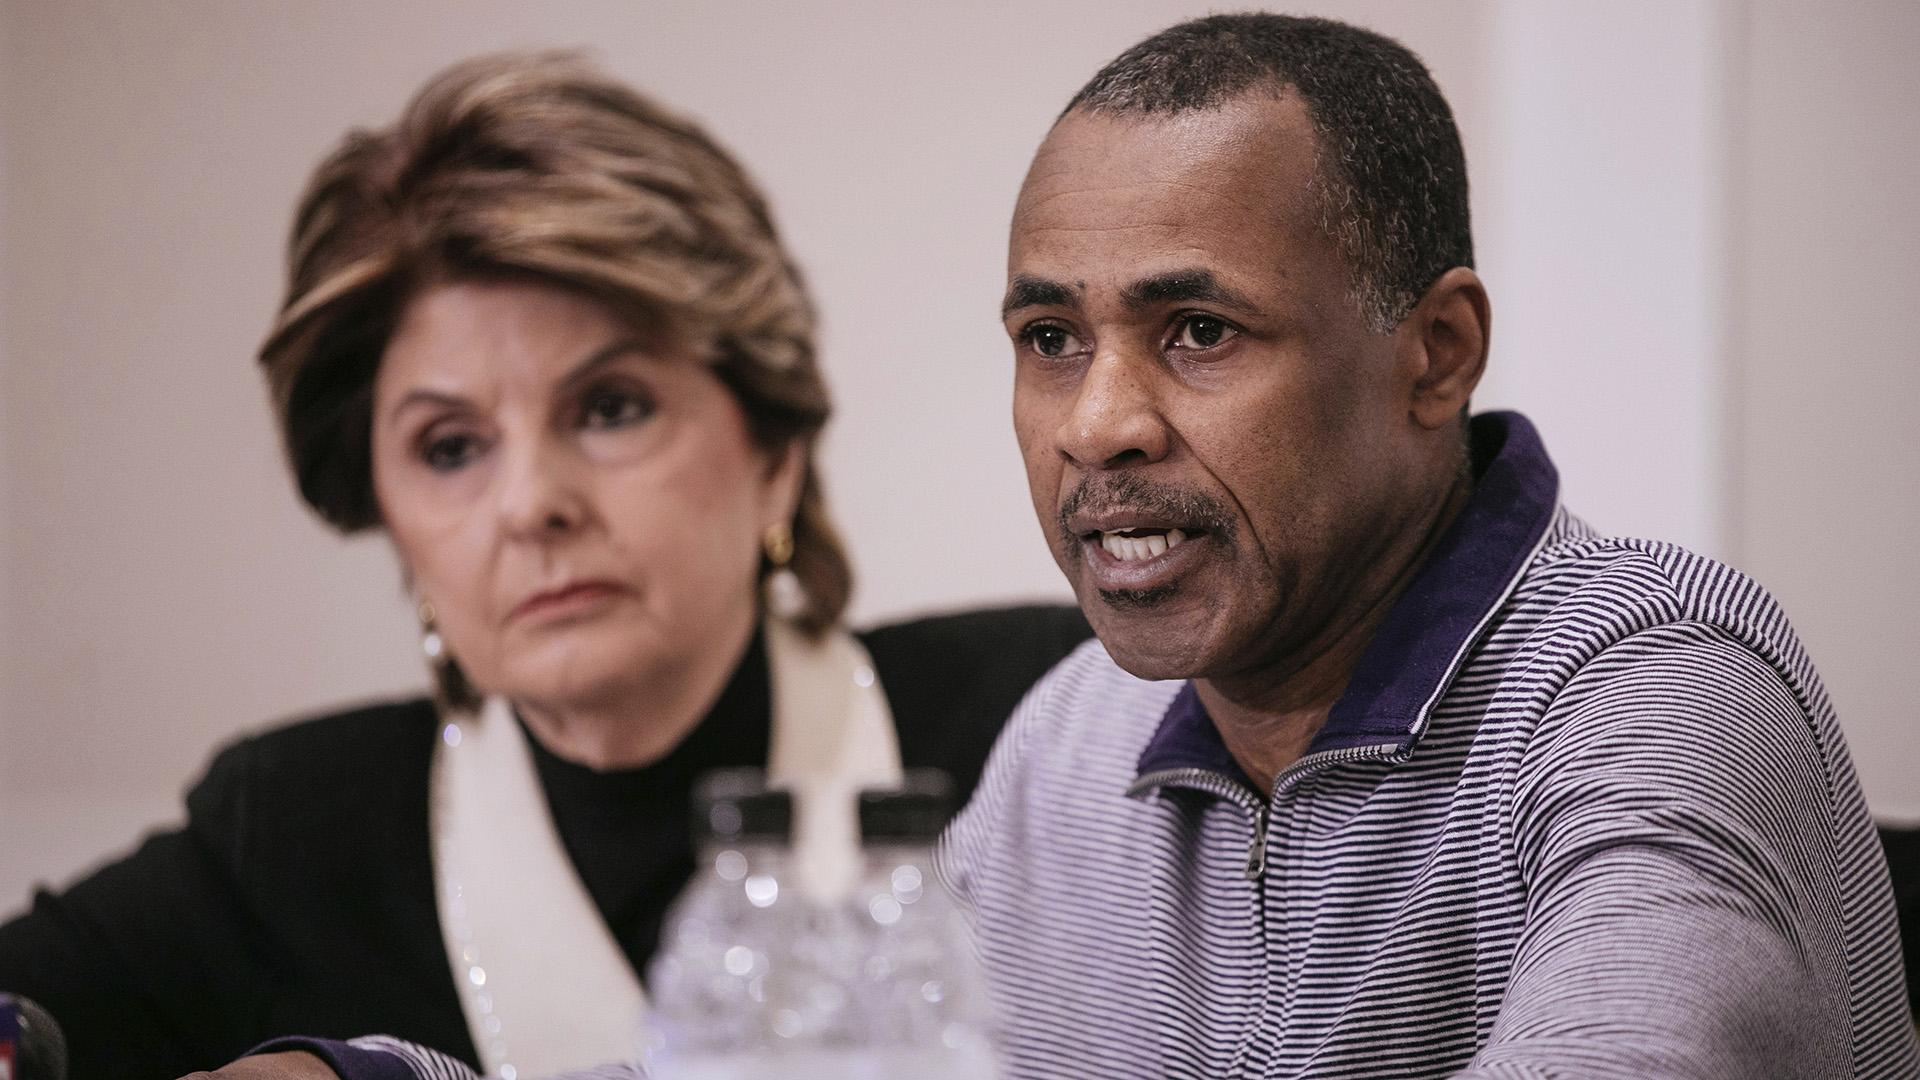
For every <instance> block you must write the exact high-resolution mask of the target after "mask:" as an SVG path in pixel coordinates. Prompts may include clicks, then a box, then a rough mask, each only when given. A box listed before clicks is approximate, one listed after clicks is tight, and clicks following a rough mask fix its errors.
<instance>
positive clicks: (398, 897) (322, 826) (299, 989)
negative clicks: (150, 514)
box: [0, 607, 1088, 1080]
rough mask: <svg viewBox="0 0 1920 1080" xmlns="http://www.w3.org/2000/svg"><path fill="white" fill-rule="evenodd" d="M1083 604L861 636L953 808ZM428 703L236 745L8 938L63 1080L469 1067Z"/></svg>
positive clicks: (917, 757)
mask: <svg viewBox="0 0 1920 1080" xmlns="http://www.w3.org/2000/svg"><path fill="white" fill-rule="evenodd" d="M1087 634H1088V630H1087V626H1086V623H1085V622H1084V621H1083V620H1082V619H1081V617H1080V613H1079V612H1078V611H1075V610H1073V609H1071V608H1053V607H1028V608H1010V609H1004V610H995V611H981V612H971V613H967V614H962V615H954V616H944V617H938V618H931V619H923V620H920V621H916V622H910V623H903V624H898V625H894V626H888V627H883V628H881V629H878V630H874V631H870V632H868V633H865V634H862V635H861V638H862V640H863V642H864V643H865V644H866V646H867V648H868V650H869V651H870V652H871V653H872V655H873V658H874V664H875V666H876V667H877V668H878V669H879V675H880V679H881V682H882V684H883V685H884V686H885V688H886V692H887V698H888V702H889V704H890V705H891V707H892V709H893V713H894V718H895V721H896V723H897V725H898V728H899V738H900V752H901V757H902V759H903V761H904V762H905V764H907V765H909V766H920V765H928V766H935V767H938V768H943V769H945V770H947V771H948V772H949V773H951V774H952V775H953V776H954V778H955V780H956V782H957V783H958V785H959V787H960V790H961V791H962V792H970V791H971V790H972V789H973V785H974V783H975V782H976V781H977V780H978V778H979V774H980V769H981V766H982V765H983V764H984V762H985V759H986V755H987V751H988V749H989V748H990V747H991V745H992V743H993V740H994V737H995V736H996V735H997V734H998V732H999V729H1000V726H1001V724H1002V723H1003V722H1004V721H1005V719H1006V717H1007V716H1008V714H1009V713H1010V712H1011V711H1012V709H1013V706H1014V705H1015V704H1016V703H1017V702H1018V701H1019V699H1020V696H1021V695H1022V694H1023V693H1025V691H1026V689H1027V688H1028V687H1029V686H1031V685H1032V684H1033V683H1034V682H1035V681H1036V680H1037V679H1038V678H1039V677H1040V676H1041V675H1042V674H1043V673H1045V672H1046V670H1047V669H1048V668H1050V667H1052V666H1053V664H1054V663H1055V662H1056V661H1058V660H1059V659H1060V658H1061V657H1063V656H1064V655H1066V653H1067V652H1069V651H1071V650H1072V649H1073V647H1074V646H1075V645H1077V644H1078V643H1079V642H1080V641H1082V640H1083V639H1085V638H1086V636H1087ZM437 726H438V725H437V719H436V716H435V714H434V711H433V708H432V706H431V705H430V704H429V703H428V702H426V701H424V700H412V701H402V702H397V703H392V704H383V705H374V706H370V707H367V708H361V709H356V710H353V711H350V712H344V713H338V714H335V715H331V716H326V717H322V718H320V719H316V720H308V721H305V722H302V723H296V724H293V725H291V726H288V727H283V728H280V729H278V730H275V731H271V732H268V733H267V734H264V735H259V736H255V737H252V738H247V739H243V740H241V741H239V742H237V743H235V744H234V745H232V746H229V747H228V748H226V749H225V750H224V751H222V752H221V753H220V754H219V755H218V756H217V757H215V759H214V761H213V764H212V765H211V766H210V767H209V768H208V770H207V774H206V776H205V778H204V779H202V780H201V781H200V783H199V784H198V785H197V786H196V787H194V789H193V790H192V792H191V793H189V794H188V796H187V812H188V822H187V825H186V827H185V828H184V829H182V830H180V831H177V832H168V833H163V834H160V835H156V836H154V837H152V838H150V839H148V840H147V841H146V842H145V843H144V844H142V845H141V846H140V848H139V849H138V850H137V851H135V852H134V853H133V854H132V855H129V856H128V857H126V858H124V859H122V860H120V861H118V862H116V863H113V864H111V865H109V866H107V867H106V868H104V869H102V870H100V871H99V872H97V873H95V874H93V875H92V876H91V877H89V878H87V879H86V880H84V881H82V882H80V883H79V884H77V885H75V886H74V887H73V888H71V889H70V890H68V891H67V892H65V893H64V894H60V895H54V894H51V893H47V892H41V893H39V894H38V895H37V896H36V897H35V901H34V905H33V908H32V910H31V911H30V912H29V913H27V914H25V915H23V916H21V917H20V918H18V919H15V920H14V921H12V922H10V923H7V924H6V925H4V926H0V991H10V992H13V993H18V994H24V995H26V996H28V997H31V998H33V999H35V1000H37V1001H39V1002H40V1003H41V1004H42V1005H44V1006H46V1008H47V1009H48V1010H49V1011H50V1012H51V1013H52V1014H53V1015H54V1017H55V1018H56V1019H57V1020H58V1021H59V1022H60V1024H61V1026H62V1027H63V1028H64V1029H65V1030H66V1034H67V1040H68V1043H69V1045H70V1049H71V1052H72V1068H71V1073H70V1075H71V1077H72V1080H106V1078H113V1080H141V1078H144V1077H155V1078H159V1077H176V1076H179V1075H181V1074H182V1073H186V1072H191V1071H194V1070H197V1069H205V1068H213V1067H215V1066H217V1065H219V1064H221V1063H223V1062H226V1061H228V1060H231V1059H233V1058H234V1057H237V1056H239V1055H240V1054H242V1053H244V1052H245V1051H246V1050H248V1049H249V1048H250V1047H252V1046H254V1045H255V1044H257V1043H259V1042H260V1041H262V1040H264V1039H267V1038H269V1037H272V1036H275V1035H284V1034H306V1035H319V1036H327V1037H335V1038H346V1037H351V1036H356V1035H363V1034H369V1033H374V1032H380V1033H386V1034H392V1035H397V1036H400V1037H402V1038H406V1039H410V1040H412V1041H415V1042H419V1043H424V1044H426V1045H428V1046H432V1047H435V1048H437V1049H440V1050H443V1051H445V1052H447V1053H451V1054H454V1055H456V1056H458V1057H461V1058H463V1059H464V1060H466V1061H467V1062H468V1063H469V1064H473V1063H474V1062H475V1061H476V1056H475V1054H474V1048H473V1045H472V1042H471V1040H470V1038H469V1036H468V1034H467V1030H466V1024H465V1022H464V1020H463V1019H462V1016H461V1012H460V1005H459V1002H458V999H457V998H456V997H455V991H454V986H453V981H452V975H451V973H450V971H449V969H448V965H447V960H446V956H445V954H444V953H443V952H442V950H441V936H440V930H439V923H438V916H437V914H436V911H435V906H434V894H433V871H432V863H431V859H430V857H429V848H428V820H427V779H428V763H429V761H430V759H431V754H432V747H433V743H434V738H435V732H436V729H437Z"/></svg>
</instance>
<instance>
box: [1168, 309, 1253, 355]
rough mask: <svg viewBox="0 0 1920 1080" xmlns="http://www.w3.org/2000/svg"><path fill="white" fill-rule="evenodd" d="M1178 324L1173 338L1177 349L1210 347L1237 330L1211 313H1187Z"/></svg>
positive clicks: (1224, 339)
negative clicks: (1178, 329)
mask: <svg viewBox="0 0 1920 1080" xmlns="http://www.w3.org/2000/svg"><path fill="white" fill-rule="evenodd" d="M1179 325H1180V332H1179V333H1178V334H1175V335H1174V338H1173V345H1174V348H1177V349H1211V348H1213V347H1214V346H1215V345H1218V344H1220V343H1221V342H1223V341H1226V340H1227V339H1228V338H1230V337H1232V336H1233V335H1234V334H1236V333H1238V332H1239V331H1237V330H1235V329H1234V328H1233V324H1232V323H1230V322H1228V321H1227V320H1225V319H1222V318H1219V317H1217V316H1213V315H1188V316H1186V317H1185V318H1183V319H1181V320H1180V324H1179Z"/></svg>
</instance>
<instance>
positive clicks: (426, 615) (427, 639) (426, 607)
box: [419, 600, 447, 668]
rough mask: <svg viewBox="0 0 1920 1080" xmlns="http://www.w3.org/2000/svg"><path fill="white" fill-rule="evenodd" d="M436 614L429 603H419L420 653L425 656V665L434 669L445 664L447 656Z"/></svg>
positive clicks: (424, 601)
mask: <svg viewBox="0 0 1920 1080" xmlns="http://www.w3.org/2000/svg"><path fill="white" fill-rule="evenodd" d="M437 614H438V613H437V612H435V611H434V610H433V603H432V602H431V601H428V600H422V601H420V610H419V615H420V651H421V652H422V653H423V654H425V656H426V658H427V663H429V664H432V665H433V666H434V667H436V668H437V667H439V666H440V665H441V664H443V663H445V662H446V655H447V643H446V640H445V639H444V638H442V637H441V636H440V624H439V622H438V621H437V620H436V616H437Z"/></svg>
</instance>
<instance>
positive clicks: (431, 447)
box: [420, 434, 480, 472]
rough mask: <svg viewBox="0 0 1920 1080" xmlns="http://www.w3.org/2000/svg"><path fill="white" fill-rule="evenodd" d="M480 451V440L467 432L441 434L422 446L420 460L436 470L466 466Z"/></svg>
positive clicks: (449, 469)
mask: <svg viewBox="0 0 1920 1080" xmlns="http://www.w3.org/2000/svg"><path fill="white" fill-rule="evenodd" d="M479 453H480V440H479V439H477V438H475V437H473V436H472V435H467V434H452V435H439V436H435V437H434V438H432V439H429V440H427V443H426V445H425V446H422V447H421V448H420V460H421V461H424V462H426V463H427V468H429V469H432V470H433V471H435V472H453V471H454V470H455V469H459V468H463V467H465V466H466V465H467V464H468V463H469V462H471V461H472V460H473V459H474V458H475V457H476V456H477V455H478V454H479Z"/></svg>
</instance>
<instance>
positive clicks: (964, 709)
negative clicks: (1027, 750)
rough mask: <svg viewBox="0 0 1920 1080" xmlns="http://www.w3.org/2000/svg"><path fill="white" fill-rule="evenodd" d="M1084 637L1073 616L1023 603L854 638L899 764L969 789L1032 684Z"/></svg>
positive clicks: (1072, 611)
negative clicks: (929, 770)
mask: <svg viewBox="0 0 1920 1080" xmlns="http://www.w3.org/2000/svg"><path fill="white" fill-rule="evenodd" d="M1091 633H1092V631H1091V630H1090V629H1089V628H1088V627H1087V621H1086V619H1085V618H1084V617H1082V616H1081V614H1080V609H1078V608H1075V607H1070V606H1065V605H1046V604H1032V605H1024V606H1019V607H1000V608H983V609H975V610H971V611H962V612H955V613H950V614H944V615H934V616H929V617H925V618H919V619H913V620H911V621H907V622H897V623H891V624H888V625H885V626H880V627H876V628H874V629H872V630H867V631H863V632H862V633H861V634H860V639H861V641H862V642H863V643H864V644H865V645H866V647H867V651H868V653H869V654H871V655H872V657H873V664H874V667H875V668H876V669H877V671H878V674H879V677H880V685H881V687H882V688H883V689H884V690H885V692H886V695H887V702H888V704H889V705H890V706H891V707H892V709H893V716H894V722H895V728H896V731H897V732H898V735H899V739H900V755H901V758H902V759H903V760H904V761H905V762H906V763H907V764H908V765H910V766H932V767H935V768H938V769H942V770H944V771H946V772H947V773H948V774H949V775H951V776H952V777H953V779H954V782H955V784H957V785H958V787H959V790H960V791H961V792H963V793H965V792H969V791H971V790H972V789H973V786H974V784H975V782H976V781H977V779H978V777H979V775H980V769H981V766H982V765H983V764H984V763H985V761H986V758H987V752H988V750H989V749H990V748H991V747H992V746H993V741H994V739H995V737H996V736H998V735H999V734H1000V729H1001V728H1002V727H1003V726H1004V725H1005V724H1006V722H1007V717H1008V716H1009V715H1010V714H1011V713H1012V712H1013V709H1014V706H1015V705H1016V704H1018V703H1019V701H1020V699H1021V698H1022V697H1023V696H1025V695H1026V693H1027V691H1028V690H1029V689H1031V688H1032V686H1033V684H1034V683H1035V682H1036V681H1037V680H1039V679H1040V678H1041V677H1042V676H1043V675H1045V674H1046V673H1047V671H1048V670H1049V669H1051V668H1052V667H1053V666H1054V665H1055V664H1057V663H1059V662H1060V659H1061V658H1062V657H1064V656H1066V655H1067V654H1068V653H1069V652H1071V651H1073V649H1074V647H1075V646H1077V645H1079V644H1080V643H1081V642H1082V641H1084V640H1086V638H1087V637H1088V636H1089V635H1090V634H1091Z"/></svg>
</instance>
